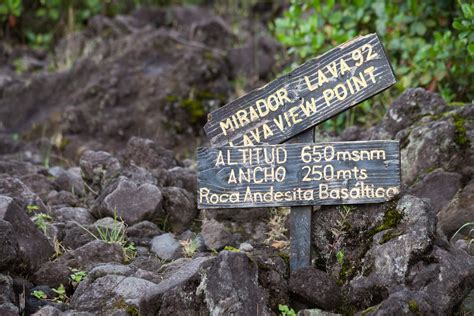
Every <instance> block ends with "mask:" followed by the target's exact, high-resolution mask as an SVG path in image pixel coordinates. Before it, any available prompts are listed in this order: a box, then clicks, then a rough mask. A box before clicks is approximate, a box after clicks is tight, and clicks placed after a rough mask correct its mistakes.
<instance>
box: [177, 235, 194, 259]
mask: <svg viewBox="0 0 474 316" xmlns="http://www.w3.org/2000/svg"><path fill="white" fill-rule="evenodd" d="M180 244H181V246H183V254H184V256H185V257H187V258H191V257H192V256H193V255H194V254H195V253H196V251H197V249H198V247H199V245H198V243H197V241H196V239H187V240H183V241H180Z"/></svg>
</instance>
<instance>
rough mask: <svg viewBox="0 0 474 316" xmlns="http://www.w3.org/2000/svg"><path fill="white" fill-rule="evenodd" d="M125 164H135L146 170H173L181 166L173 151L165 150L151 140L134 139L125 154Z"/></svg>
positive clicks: (130, 141) (131, 139)
mask: <svg viewBox="0 0 474 316" xmlns="http://www.w3.org/2000/svg"><path fill="white" fill-rule="evenodd" d="M123 159H124V161H125V163H127V164H130V163H132V162H133V163H134V164H136V165H138V166H141V167H143V168H146V169H155V168H164V169H171V168H173V167H176V166H178V165H179V163H178V161H177V160H176V159H175V158H174V153H173V152H172V151H171V150H168V149H165V148H163V147H162V146H160V145H159V144H158V143H156V142H154V141H152V140H151V139H145V138H139V137H132V138H130V140H129V141H128V143H127V147H126V148H125V151H124V153H123Z"/></svg>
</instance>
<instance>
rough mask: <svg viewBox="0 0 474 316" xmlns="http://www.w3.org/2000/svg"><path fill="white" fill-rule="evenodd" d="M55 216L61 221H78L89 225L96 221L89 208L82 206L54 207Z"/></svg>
mask: <svg viewBox="0 0 474 316" xmlns="http://www.w3.org/2000/svg"><path fill="white" fill-rule="evenodd" d="M51 213H52V214H53V216H54V218H55V219H56V220H58V221H61V222H70V221H72V222H77V223H79V224H81V225H89V224H93V223H94V222H95V219H94V217H93V216H92V215H91V213H90V212H89V210H87V209H85V208H82V207H62V208H58V209H52V210H51Z"/></svg>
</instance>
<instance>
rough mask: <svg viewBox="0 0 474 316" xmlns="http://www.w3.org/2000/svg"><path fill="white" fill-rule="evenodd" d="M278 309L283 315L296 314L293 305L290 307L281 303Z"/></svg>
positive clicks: (290, 315)
mask: <svg viewBox="0 0 474 316" xmlns="http://www.w3.org/2000/svg"><path fill="white" fill-rule="evenodd" d="M278 310H279V311H280V315H282V316H296V312H295V310H294V309H293V308H291V307H288V305H283V304H279V305H278Z"/></svg>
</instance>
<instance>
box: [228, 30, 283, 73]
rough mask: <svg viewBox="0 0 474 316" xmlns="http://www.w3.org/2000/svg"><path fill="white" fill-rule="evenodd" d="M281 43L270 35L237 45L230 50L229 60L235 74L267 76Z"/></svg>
mask: <svg viewBox="0 0 474 316" xmlns="http://www.w3.org/2000/svg"><path fill="white" fill-rule="evenodd" d="M280 49H281V46H280V44H279V43H278V42H277V41H276V40H275V39H273V38H272V37H270V36H259V37H258V38H257V39H255V40H253V41H251V42H248V43H246V44H245V45H243V46H241V47H236V48H234V49H232V50H231V51H230V52H229V61H230V64H231V70H232V74H233V75H234V76H244V77H250V78H265V76H266V75H268V74H269V73H270V72H271V71H272V67H273V65H274V64H275V56H276V55H277V53H278V52H279V50H280Z"/></svg>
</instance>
